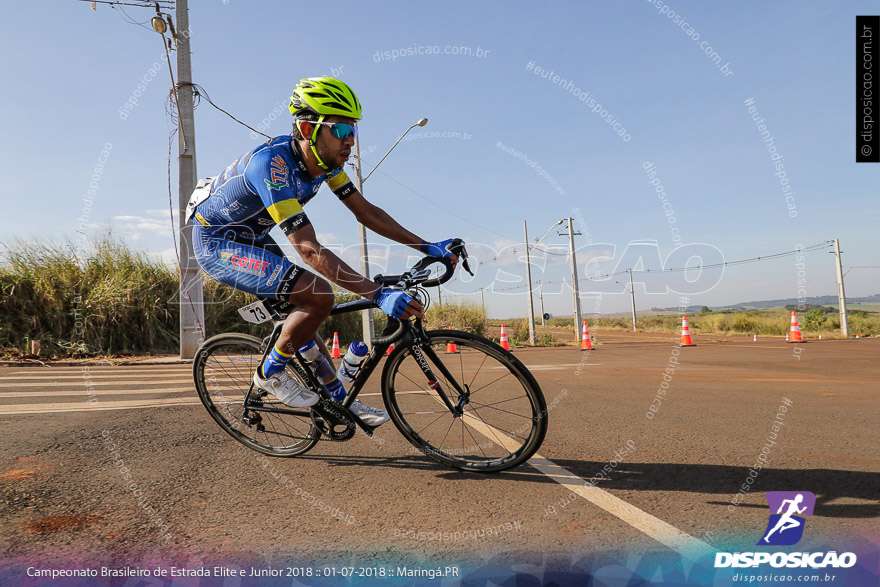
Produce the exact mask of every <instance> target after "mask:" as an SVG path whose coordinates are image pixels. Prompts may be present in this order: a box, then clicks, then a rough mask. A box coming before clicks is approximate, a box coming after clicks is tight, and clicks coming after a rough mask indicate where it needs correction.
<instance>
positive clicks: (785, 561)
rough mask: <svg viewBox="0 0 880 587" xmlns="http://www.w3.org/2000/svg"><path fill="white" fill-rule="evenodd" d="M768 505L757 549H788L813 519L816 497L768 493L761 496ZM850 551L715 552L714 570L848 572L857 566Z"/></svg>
mask: <svg viewBox="0 0 880 587" xmlns="http://www.w3.org/2000/svg"><path fill="white" fill-rule="evenodd" d="M764 496H765V497H766V498H767V505H768V506H770V519H769V520H768V522H767V529H766V530H764V533H763V534H762V535H761V540H759V541H758V544H757V545H758V546H790V545H792V544H797V543H798V542H800V540H801V538H803V536H804V527H805V526H806V518H805V517H804V516H812V515H813V508H814V507H815V506H816V496H815V495H813V494H812V493H810V492H809V491H768V492H767V493H765V494H764ZM856 560H857V558H856V555H855V553H852V552H842V553H840V554H838V553H837V552H835V551H833V550H832V551H829V552H718V553H715V568H718V567H735V568H755V567H759V566H761V565H763V564H769V565H770V566H771V567H774V568H782V567H785V568H789V569H795V568H806V567H810V568H813V569H821V568H826V567H831V568H844V569H847V568H849V567H852V566H853V565H855V564H856Z"/></svg>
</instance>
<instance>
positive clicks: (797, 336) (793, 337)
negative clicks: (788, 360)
mask: <svg viewBox="0 0 880 587" xmlns="http://www.w3.org/2000/svg"><path fill="white" fill-rule="evenodd" d="M789 335H790V336H789V339H788V341H787V342H802V341H803V340H804V337H803V336H801V327H800V326H798V319H797V312H794V311H792V313H791V329H790V330H789Z"/></svg>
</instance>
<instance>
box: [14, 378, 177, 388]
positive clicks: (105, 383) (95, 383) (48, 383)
mask: <svg viewBox="0 0 880 587" xmlns="http://www.w3.org/2000/svg"><path fill="white" fill-rule="evenodd" d="M171 383H189V384H190V385H193V380H192V377H190V378H188V379H164V380H162V381H137V382H132V381H129V382H126V381H89V380H83V382H82V387H97V386H102V387H106V386H108V385H116V386H119V385H135V384H137V385H168V384H171ZM70 384H71V382H70V381H60V382H58V383H54V382H52V381H44V382H43V383H4V384H3V387H4V388H6V389H13V388H18V387H58V386H59V385H64V386H67V387H68V388H69V387H70Z"/></svg>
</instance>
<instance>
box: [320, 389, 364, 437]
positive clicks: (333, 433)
mask: <svg viewBox="0 0 880 587" xmlns="http://www.w3.org/2000/svg"><path fill="white" fill-rule="evenodd" d="M312 423H313V424H314V425H315V427H316V428H317V429H318V431H320V433H321V434H322V435H323V436H326V437H327V439H328V440H332V441H334V442H344V441H346V440H348V439H350V438H351V437H352V436H354V433H355V432H356V430H357V429H356V425H355V423H354V420H353V418H352V413H351V412H350V411H348V408H346V407H344V406H342V405H340V404H337V403H336V402H333V401H330V400H328V399H325V398H321V401H319V402H318V403H317V404H315V405H314V406H312Z"/></svg>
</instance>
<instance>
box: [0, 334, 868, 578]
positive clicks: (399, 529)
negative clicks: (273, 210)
mask: <svg viewBox="0 0 880 587" xmlns="http://www.w3.org/2000/svg"><path fill="white" fill-rule="evenodd" d="M598 342H599V345H598V348H597V350H595V351H593V352H581V351H578V350H575V349H573V348H550V349H531V350H517V351H516V353H515V354H516V355H517V356H518V357H519V358H520V359H521V360H522V361H523V362H524V363H525V364H526V365H528V366H529V367H530V368H532V370H533V373H534V375H535V376H536V378H537V379H538V381H539V383H540V384H541V386H542V388H543V391H544V394H545V396H546V399H547V402H548V404H550V410H549V414H548V417H549V432H548V434H547V438H546V440H545V442H544V444H543V446H542V447H541V449H540V451H539V455H540V456H539V457H535V458H534V459H533V460H532V461H531V462H530V464H528V465H524V466H521V467H519V468H517V469H515V470H512V471H508V472H505V473H500V474H495V475H480V474H471V473H463V472H458V471H455V470H452V469H449V468H446V467H444V466H442V465H440V464H437V463H435V462H434V461H432V460H430V459H428V458H427V457H426V456H424V455H422V454H421V453H419V452H417V451H415V450H414V449H413V448H412V447H411V446H410V445H409V444H408V443H407V442H406V441H405V440H404V439H403V437H402V436H401V435H400V434H399V433H398V432H397V430H396V429H395V428H394V427H393V424H392V423H390V422H389V423H388V424H386V425H384V426H383V427H382V428H380V430H379V431H378V432H377V435H376V437H375V438H374V439H369V438H367V437H366V436H364V435H363V434H360V433H358V434H357V435H356V436H355V437H354V438H353V439H352V440H351V441H349V442H346V443H330V442H320V443H319V444H318V445H317V446H316V447H315V448H314V449H312V451H311V452H309V453H308V454H307V455H306V456H304V457H299V458H294V459H265V458H263V457H262V456H261V455H259V454H257V453H255V452H252V451H250V450H248V449H246V448H245V447H243V446H241V445H240V444H238V443H237V442H235V441H234V440H233V439H232V438H230V437H229V436H227V435H226V434H225V433H224V432H223V431H222V430H221V429H220V428H219V427H218V426H217V425H216V424H215V423H214V422H213V420H211V418H210V417H209V415H208V414H207V412H206V411H205V410H204V408H202V406H201V405H200V404H199V402H198V399H197V397H196V394H195V392H194V389H193V385H192V378H191V374H190V367H189V365H178V364H164V365H138V366H117V367H89V368H88V371H87V373H88V377H89V379H88V381H90V382H91V384H86V383H87V380H86V379H85V374H86V371H85V370H84V368H83V367H79V366H50V367H2V368H0V427H2V430H3V443H2V446H0V493H2V505H0V507H2V510H3V512H2V513H3V515H2V522H0V550H2V552H3V554H2V560H3V561H6V562H7V563H9V562H10V561H23V560H33V559H36V558H40V557H46V556H51V557H54V558H56V559H64V560H76V561H82V562H86V563H88V562H96V563H102V564H135V563H146V562H148V561H157V560H161V561H164V562H167V563H171V562H174V563H176V564H181V565H187V564H189V565H197V564H201V562H202V561H206V560H224V561H231V562H234V561H241V562H242V563H244V562H245V561H248V562H256V563H257V564H264V565H270V564H276V565H277V564H280V563H281V562H282V561H288V562H289V561H291V560H301V561H321V560H326V561H330V562H335V563H340V562H344V561H351V562H352V563H356V564H360V565H368V564H370V563H371V561H372V562H379V561H385V562H387V561H391V560H394V559H400V560H410V561H413V560H424V561H431V560H446V561H450V560H457V561H461V562H463V563H464V562H467V561H480V560H485V559H487V558H491V557H495V559H496V560H498V559H499V558H505V557H507V558H509V559H510V560H516V561H529V560H534V561H540V560H543V559H544V557H547V556H551V557H552V556H557V555H558V556H560V557H564V556H568V555H570V554H571V553H576V552H580V553H583V552H591V551H597V550H609V549H620V550H626V551H628V552H631V553H637V554H639V553H641V554H645V555H648V554H650V553H658V552H660V553H663V552H668V551H669V550H680V551H682V552H684V551H686V550H688V549H695V550H696V551H700V550H701V549H704V548H713V547H714V548H721V547H722V546H723V545H724V544H725V543H726V542H729V541H733V540H745V541H751V543H752V544H754V543H755V541H757V539H758V538H760V533H761V532H762V530H763V529H764V526H765V525H766V521H767V504H766V502H765V500H764V497H763V492H764V491H771V490H806V491H812V492H813V493H815V494H816V496H817V498H818V499H817V506H816V510H815V515H814V516H813V518H811V520H810V528H811V531H812V532H811V533H808V534H807V535H806V536H805V538H804V540H803V542H802V545H803V546H804V548H810V547H811V541H818V540H820V538H819V536H821V537H822V538H821V540H827V539H828V537H829V536H830V537H833V536H841V537H844V536H854V535H864V534H866V533H867V532H868V531H869V530H870V531H872V532H873V531H875V530H876V527H877V518H878V516H880V500H878V496H880V457H878V455H877V452H876V446H877V444H878V437H880V433H878V427H877V423H876V420H877V418H876V415H877V399H876V398H877V397H878V393H880V377H878V376H877V375H878V368H877V357H878V355H880V340H877V339H859V340H833V341H832V340H826V341H818V342H810V343H807V344H802V345H787V344H785V343H783V342H781V341H780V340H778V339H776V340H770V339H766V340H761V341H758V342H752V341H751V339H750V338H749V339H746V338H714V339H713V338H709V337H706V338H704V339H699V340H697V341H696V342H697V343H698V346H696V347H693V348H683V349H679V348H678V347H677V344H676V343H677V340H674V339H672V338H670V337H669V336H668V335H632V334H626V333H620V334H608V335H602V334H599V335H598ZM670 367H671V368H673V371H672V373H668V372H667V369H668V368H670ZM664 373H666V374H667V377H666V378H664ZM664 384H665V385H664ZM90 390H91V391H90ZM661 390H662V393H660V394H658V391H661ZM378 391H379V389H378V377H374V379H373V381H372V382H371V384H370V385H369V386H368V388H367V389H366V390H365V393H367V394H370V393H372V394H378ZM362 399H364V401H365V403H369V404H372V405H376V406H379V405H380V403H381V398H380V397H379V396H378V395H372V396H370V395H367V396H364V397H362ZM652 406H654V407H653V408H652ZM781 406H784V407H785V411H784V412H782V411H781ZM652 409H653V410H655V411H652ZM779 414H781V417H780V416H779ZM774 423H775V425H776V426H777V430H778V432H773V426H774ZM771 434H772V435H773V436H771ZM774 437H775V440H773V438H774ZM771 443H772V444H771ZM764 447H767V448H768V450H766V451H765V452H764V453H763V454H764V455H765V457H764V458H766V463H767V464H766V466H765V467H763V468H762V469H761V470H760V471H759V472H758V473H757V475H756V476H754V477H753V482H752V484H751V485H749V486H748V487H750V491H749V492H747V493H745V495H744V496H741V497H740V500H739V501H738V502H737V503H736V505H735V506H734V505H732V501H737V500H736V498H735V496H736V494H737V492H738V491H739V489H740V487H741V486H742V485H743V484H744V483H745V482H746V480H747V479H749V478H750V471H749V468H750V467H752V466H753V465H754V464H755V463H756V462H757V459H758V455H760V454H762V448H764ZM114 452H115V453H116V454H115V457H114V456H111V455H112V454H113V453H114ZM114 459H115V460H114ZM120 460H121V461H123V463H124V464H122V465H120V463H119V462H118V461H120ZM123 468H124V469H125V470H126V471H125V474H127V475H128V476H130V477H129V478H128V479H124V476H123V473H121V471H122V470H123ZM603 468H605V472H604V473H603ZM586 479H594V480H595V483H596V486H595V488H587V489H584V488H583V480H586ZM131 483H135V484H136V489H135V490H132V489H130V484H131ZM573 488H574V491H573ZM307 495H308V496H319V498H320V500H321V503H320V504H319V502H317V501H314V502H313V501H312V499H311V497H305V496H307ZM324 504H326V505H327V506H328V507H324ZM150 508H152V509H150ZM327 509H330V512H329V513H328V512H327V511H326V510H327ZM456 533H458V534H456Z"/></svg>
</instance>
